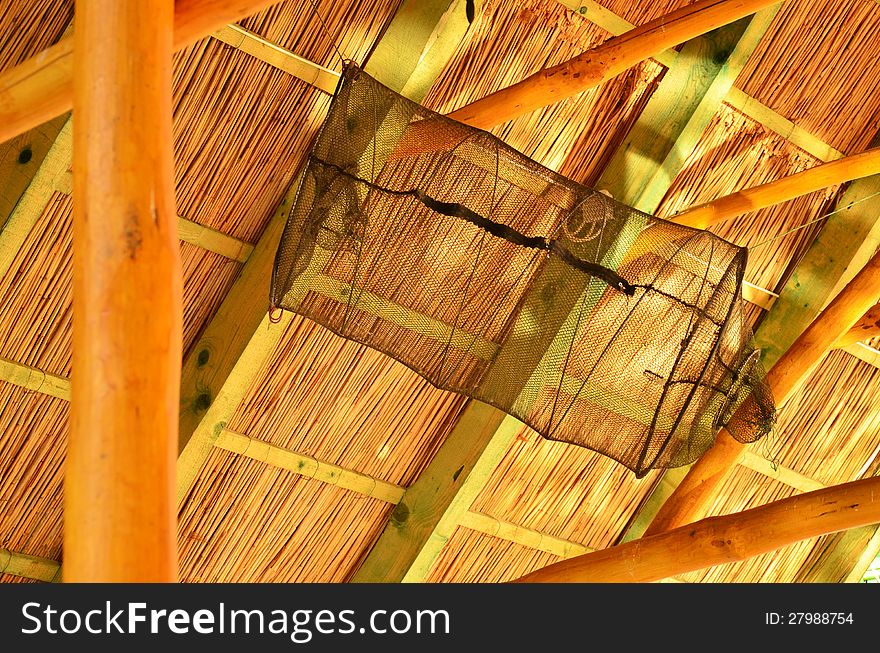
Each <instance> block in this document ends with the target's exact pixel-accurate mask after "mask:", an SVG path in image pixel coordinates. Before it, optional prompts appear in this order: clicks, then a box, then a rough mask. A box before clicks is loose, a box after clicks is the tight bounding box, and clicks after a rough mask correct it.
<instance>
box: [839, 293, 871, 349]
mask: <svg viewBox="0 0 880 653" xmlns="http://www.w3.org/2000/svg"><path fill="white" fill-rule="evenodd" d="M877 336H880V304H877V305H875V306H872V307H871V309H870V310H869V311H868V312H867V313H865V314H864V315H863V316H862V319H860V320H859V321H858V322H856V324H855V326H853V328H852V329H850V330H849V331H847V332H846V333H845V334H843V336H842V337H841V338H838V339H837V342H835V343H834V348H835V349H844V348H846V347H849V346H850V345H854V344H855V343H857V342H861V341H863V340H867V339H868V338H876V337H877Z"/></svg>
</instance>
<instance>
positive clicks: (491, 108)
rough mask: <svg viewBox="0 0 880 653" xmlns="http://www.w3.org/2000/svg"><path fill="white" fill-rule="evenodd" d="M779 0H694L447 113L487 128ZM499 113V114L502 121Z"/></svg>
mask: <svg viewBox="0 0 880 653" xmlns="http://www.w3.org/2000/svg"><path fill="white" fill-rule="evenodd" d="M778 2H779V0H698V2H695V3H693V4H691V5H688V6H686V7H682V8H681V9H677V10H676V11H673V12H671V13H669V14H666V15H664V16H660V17H659V18H656V19H654V20H652V21H649V22H647V23H645V24H644V25H640V26H639V27H636V28H635V29H632V30H630V31H628V32H625V33H623V34H621V35H620V36H614V37H612V38H610V39H608V40H607V41H605V42H604V43H602V44H601V45H599V46H597V47H595V48H592V49H591V50H588V51H587V52H584V53H582V54H580V55H578V56H577V57H574V58H573V59H569V60H568V61H565V62H563V63H561V64H558V65H556V66H552V67H551V68H546V69H544V70H541V71H539V72H537V73H535V74H534V75H531V76H530V77H527V78H526V79H524V80H522V81H521V82H518V83H516V84H514V85H513V86H508V87H507V88H503V89H501V90H500V91H496V92H495V93H492V94H491V95H487V96H486V97H484V98H482V99H480V100H477V101H476V102H472V103H471V104H469V105H467V106H465V107H462V108H461V109H458V110H456V111H453V112H452V113H451V114H449V116H450V118H453V119H455V120H458V121H460V122H464V123H467V124H468V125H472V126H474V127H480V128H483V129H488V128H490V127H494V126H495V125H497V124H499V123H500V122H506V121H508V120H513V119H514V118H516V117H518V116H521V115H523V114H526V113H529V112H531V111H534V110H536V109H539V108H541V107H544V106H547V105H548V104H553V103H555V102H559V101H560V100H563V99H565V98H567V97H571V96H572V95H576V94H577V93H580V92H582V91H585V90H587V89H590V88H593V87H595V86H598V85H599V84H601V83H603V82H605V81H607V80H609V79H611V78H613V77H616V76H617V75H619V74H620V73H622V72H623V71H625V70H627V69H628V68H631V67H632V66H634V65H636V64H637V63H639V62H641V61H644V60H645V59H648V58H650V57H653V56H655V55H657V54H659V53H661V52H663V51H664V50H667V49H668V48H671V47H673V46H676V45H678V44H679V43H684V42H685V41H688V40H690V39H693V38H696V37H697V36H700V35H701V34H705V33H707V32H709V31H711V30H713V29H716V28H718V27H722V26H724V25H728V24H730V23H732V22H734V21H737V20H739V19H740V18H743V17H745V16H749V15H751V14H754V13H755V12H756V11H760V10H761V9H765V8H766V7H769V6H772V5H775V4H777V3H778ZM499 118H503V120H500V119H499Z"/></svg>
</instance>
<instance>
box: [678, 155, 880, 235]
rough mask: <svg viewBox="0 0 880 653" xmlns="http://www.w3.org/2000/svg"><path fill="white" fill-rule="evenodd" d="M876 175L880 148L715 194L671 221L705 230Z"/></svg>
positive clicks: (879, 161) (878, 167)
mask: <svg viewBox="0 0 880 653" xmlns="http://www.w3.org/2000/svg"><path fill="white" fill-rule="evenodd" d="M876 174H880V147H875V148H873V149H870V150H866V151H864V152H860V153H859V154H852V155H850V156H847V157H844V158H842V159H837V160H836V161H829V162H828V163H823V164H821V165H818V166H814V167H812V168H808V169H807V170H803V171H801V172H798V173H795V174H793V175H789V176H787V177H783V178H782V179H777V180H776V181H771V182H770V183H767V184H761V185H760V186H755V187H754V188H748V189H746V190H741V191H737V192H735V193H731V194H730V195H725V196H724V197H719V198H718V199H716V200H712V201H711V202H707V203H706V204H701V205H700V206H695V207H693V208H690V209H687V210H685V211H682V212H681V213H678V214H677V215H675V216H674V217H673V218H672V220H673V221H675V222H677V223H679V224H683V225H687V226H689V227H694V228H696V229H706V228H708V227H710V226H712V225H714V224H718V223H719V222H723V221H725V220H728V219H730V218H733V217H736V216H738V215H742V214H743V213H749V212H750V211H757V210H758V209H763V208H767V207H768V206H773V205H775V204H781V203H782V202H786V201H788V200H791V199H794V198H796V197H800V196H801V195H806V194H808V193H813V192H815V191H817V190H822V189H824V188H828V187H829V186H835V185H837V184H842V183H844V182H847V181H852V180H853V179H860V178H862V177H870V176H871V175H876Z"/></svg>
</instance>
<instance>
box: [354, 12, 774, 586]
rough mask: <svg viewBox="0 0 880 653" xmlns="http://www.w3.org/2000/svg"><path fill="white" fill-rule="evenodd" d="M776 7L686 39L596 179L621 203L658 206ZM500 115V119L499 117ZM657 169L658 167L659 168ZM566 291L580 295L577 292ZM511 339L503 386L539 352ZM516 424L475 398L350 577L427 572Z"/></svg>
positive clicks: (561, 309) (560, 319) (552, 316)
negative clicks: (524, 348) (709, 98)
mask: <svg viewBox="0 0 880 653" xmlns="http://www.w3.org/2000/svg"><path fill="white" fill-rule="evenodd" d="M776 11H777V8H775V7H774V8H770V9H766V10H764V11H762V12H761V13H760V14H758V15H757V16H755V17H754V19H744V20H743V21H740V22H739V23H735V24H733V25H730V26H728V27H725V28H723V29H719V30H716V31H715V32H712V33H711V34H707V35H705V36H702V37H700V38H697V39H694V40H693V41H690V42H688V43H687V44H685V46H684V47H683V48H682V51H681V53H680V54H679V55H678V57H677V58H676V62H675V64H674V66H673V68H672V69H671V70H669V71H668V72H667V74H666V76H665V77H664V79H663V81H662V82H661V84H660V86H659V87H658V89H657V91H656V92H655V94H654V96H653V97H652V98H651V99H650V100H649V102H648V104H647V106H646V107H645V110H644V112H643V113H642V116H641V117H640V118H639V120H638V121H637V122H636V124H635V125H634V126H633V128H632V129H631V131H630V133H629V134H628V136H627V138H626V139H625V140H624V142H623V143H622V144H621V146H620V147H619V149H618V150H617V152H616V153H615V156H614V157H613V158H612V160H611V162H610V163H609V165H608V167H607V169H606V171H605V172H604V173H603V175H602V178H601V179H600V181H599V182H598V184H597V187H598V188H602V189H607V190H610V191H611V193H612V195H613V196H614V197H616V198H617V199H619V200H621V201H623V202H625V203H628V204H631V205H634V206H638V207H640V208H642V209H643V210H646V211H649V212H650V211H653V210H655V209H656V206H657V204H658V203H659V202H660V200H661V199H662V196H663V194H664V193H665V190H666V189H667V188H668V187H669V184H670V183H671V181H672V179H673V178H674V177H675V174H676V166H678V167H679V168H680V166H681V165H682V164H683V162H684V158H685V157H684V156H677V154H674V153H680V152H688V151H690V149H692V148H693V146H694V145H695V144H696V142H697V140H698V139H699V137H700V135H701V134H702V132H703V130H704V129H705V127H706V125H707V124H708V123H709V120H711V118H712V116H713V115H714V113H715V112H716V111H717V108H718V105H719V103H720V101H721V98H722V97H723V96H724V93H725V92H726V89H727V88H729V87H730V85H731V84H733V81H734V79H736V76H737V74H738V73H739V71H740V70H741V69H742V67H743V66H744V65H745V62H746V61H747V60H748V57H749V56H750V54H751V52H752V51H753V50H754V48H755V47H756V46H757V44H758V42H759V41H760V38H761V36H762V35H763V33H764V31H765V30H766V29H767V27H768V26H769V24H770V22H771V21H772V18H773V16H774V15H775V13H776ZM707 97H711V98H712V100H706V98H707ZM496 118H497V120H498V121H499V122H500V121H501V120H502V119H503V116H501V115H499V116H496ZM661 170H662V171H663V174H658V172H659V171H661ZM646 180H647V181H646ZM633 237H635V234H633ZM552 274H554V273H553V272H549V273H546V274H545V275H543V276H542V279H543V277H547V278H548V279H550V281H547V280H542V279H539V280H538V281H537V283H536V286H535V287H536V288H540V287H542V285H544V284H546V283H551V282H554V281H555V282H557V283H572V280H571V279H567V280H562V281H560V280H559V279H555V280H554V279H552V276H551V275H552ZM581 290H583V288H581ZM571 294H572V296H573V297H575V300H574V301H575V303H576V301H577V293H571ZM530 296H531V299H527V300H526V301H527V302H529V301H534V302H536V305H535V311H537V313H536V314H542V315H544V316H545V321H546V320H552V322H551V323H550V326H549V327H548V328H547V332H548V333H551V334H552V333H555V332H556V331H557V330H558V329H559V328H560V327H561V326H562V325H564V323H565V321H566V320H567V319H568V316H569V315H570V314H571V312H572V310H573V309H574V306H575V304H571V305H561V304H559V303H558V302H556V303H554V304H553V305H552V306H542V305H541V301H542V300H541V293H540V292H539V291H535V292H533V293H531V295H530ZM516 342H517V339H516V337H515V333H514V335H513V336H511V337H510V338H509V339H508V344H506V345H505V346H503V347H502V349H501V352H500V353H499V355H498V358H497V359H496V363H495V365H494V366H493V368H492V369H493V370H495V371H496V372H497V371H498V369H499V366H501V367H500V369H501V372H500V373H501V374H504V375H505V376H506V377H509V378H508V384H510V383H513V382H517V383H518V382H519V380H518V379H519V377H521V376H522V372H514V371H513V370H514V369H517V370H522V369H523V368H524V367H525V369H526V372H527V373H528V372H530V371H531V369H532V367H533V366H534V365H535V364H538V362H539V361H540V358H541V357H542V355H543V351H544V348H542V347H540V346H536V345H535V343H534V342H533V341H527V343H526V348H527V350H526V351H519V350H517V349H516V348H515V347H516ZM543 344H544V345H548V344H549V343H543ZM506 360H509V361H511V366H510V368H507V367H504V366H503V365H504V361H506ZM529 362H531V363H532V365H531V366H530V365H529ZM508 372H509V373H508ZM527 376H528V374H526V377H527ZM514 379H517V380H516V381H515V380H514ZM526 381H527V379H526ZM519 428H521V425H520V424H519V422H517V421H516V420H514V419H513V418H511V417H509V416H506V415H505V414H504V413H503V412H501V411H499V410H497V409H494V408H491V407H489V406H487V405H486V404H482V403H480V402H476V401H471V402H470V403H469V404H468V406H467V408H466V409H465V410H464V412H463V413H462V415H461V417H460V418H459V420H458V422H457V424H456V426H455V428H454V429H453V430H452V432H451V433H450V435H449V437H448V438H447V440H446V441H445V442H444V444H443V446H442V447H441V448H440V450H439V451H438V453H437V455H436V456H435V458H434V459H433V460H432V461H431V462H430V463H429V465H428V466H427V468H426V469H425V470H424V471H423V472H422V474H421V475H420V477H419V478H418V479H417V480H416V482H415V483H413V485H412V486H410V487H409V488H407V491H406V494H405V495H404V498H403V499H402V501H401V503H400V504H399V505H398V508H397V510H395V513H394V514H392V517H391V521H390V523H389V525H388V526H386V528H385V530H384V531H383V533H382V535H381V536H380V538H379V540H378V541H377V543H376V545H375V546H374V547H373V549H372V550H371V552H370V553H369V555H368V556H367V557H366V559H365V560H364V563H363V565H362V566H361V568H360V569H359V570H358V572H357V573H356V574H355V576H354V578H353V580H355V581H359V582H375V581H392V582H394V581H402V580H406V581H420V580H423V579H424V578H425V576H426V575H427V573H428V572H429V571H430V568H431V565H432V564H433V562H434V560H435V559H436V557H437V555H438V554H439V553H440V551H441V550H442V547H443V545H444V544H445V542H446V541H447V540H448V539H449V537H450V536H451V535H452V532H453V531H454V529H455V527H456V525H457V524H458V522H459V520H460V519H461V517H462V515H463V514H464V513H465V512H466V511H467V510H468V509H469V507H470V505H471V502H472V501H473V498H474V497H476V495H477V494H478V493H479V491H480V490H481V489H482V487H483V486H484V485H485V483H486V482H487V480H488V479H489V477H490V475H491V473H492V471H493V470H494V468H495V466H496V465H497V463H498V461H499V460H500V458H501V456H502V455H503V454H504V452H505V451H506V450H507V448H508V446H509V444H510V442H511V440H512V438H513V437H514V436H515V435H516V433H517V431H518V429H519Z"/></svg>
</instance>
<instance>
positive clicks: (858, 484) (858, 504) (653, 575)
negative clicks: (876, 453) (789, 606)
mask: <svg viewBox="0 0 880 653" xmlns="http://www.w3.org/2000/svg"><path fill="white" fill-rule="evenodd" d="M877 522H880V477H876V478H870V479H863V480H860V481H852V482H850V483H844V484H842V485H836V486H834V487H828V488H823V489H821V490H815V491H813V492H807V493H805V494H800V495H797V496H794V497H789V498H787V499H782V500H780V501H774V502H772V503H768V504H766V505H763V506H760V507H758V508H752V509H750V510H745V511H743V512H738V513H734V514H732V515H725V516H724V517H708V518H706V519H702V520H700V521H698V522H695V523H693V524H688V525H686V526H682V527H679V528H676V529H675V530H671V531H666V532H662V533H659V534H656V535H651V536H648V537H644V538H642V539H640V540H636V541H635V542H627V543H625V544H618V545H617V546H613V547H611V548H608V549H604V550H602V551H596V552H595V553H588V554H585V555H582V556H578V557H576V558H571V559H569V560H564V561H562V562H558V563H556V564H553V565H550V566H549V567H545V568H544V569H540V570H538V571H536V572H533V573H531V574H528V575H526V576H524V577H523V578H521V579H519V580H520V582H531V583H552V582H557V583H558V582H605V583H608V582H636V583H639V582H650V581H654V580H659V579H661V578H667V577H669V576H673V575H677V574H682V573H685V572H688V571H696V570H698V569H705V568H706V567H712V566H715V565H720V564H725V563H729V562H738V561H741V560H746V559H748V558H752V557H754V556H757V555H760V554H762V553H767V552H768V551H774V550H776V549H779V548H782V547H784V546H787V545H789V544H793V543H794V542H798V541H800V540H805V539H809V538H813V537H818V536H821V535H827V534H829V533H834V532H837V531H843V530H847V529H851V528H857V527H859V526H864V525H868V524H876V523H877Z"/></svg>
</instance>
